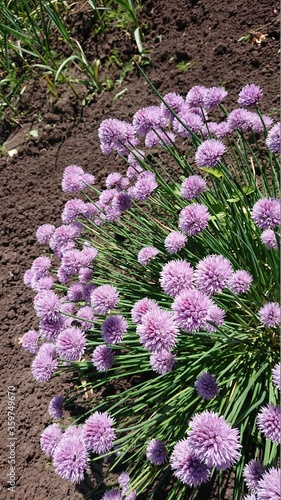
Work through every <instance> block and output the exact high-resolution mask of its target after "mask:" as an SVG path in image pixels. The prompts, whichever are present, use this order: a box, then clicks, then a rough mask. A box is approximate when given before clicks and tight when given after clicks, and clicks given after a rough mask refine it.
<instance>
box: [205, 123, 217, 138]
mask: <svg viewBox="0 0 281 500" xmlns="http://www.w3.org/2000/svg"><path fill="white" fill-rule="evenodd" d="M217 127H218V124H217V123H216V122H208V123H206V124H204V125H203V127H202V129H201V133H202V135H203V137H204V138H205V137H208V138H209V137H210V135H216V132H217Z"/></svg>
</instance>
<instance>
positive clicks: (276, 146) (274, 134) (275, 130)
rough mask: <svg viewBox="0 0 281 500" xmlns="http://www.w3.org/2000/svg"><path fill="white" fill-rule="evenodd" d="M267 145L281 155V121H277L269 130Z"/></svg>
mask: <svg viewBox="0 0 281 500" xmlns="http://www.w3.org/2000/svg"><path fill="white" fill-rule="evenodd" d="M266 145H267V147H268V149H269V150H270V151H272V153H276V154H278V155H280V122H278V123H276V124H275V125H274V126H273V127H272V129H271V130H270V131H269V132H268V136H267V139H266Z"/></svg>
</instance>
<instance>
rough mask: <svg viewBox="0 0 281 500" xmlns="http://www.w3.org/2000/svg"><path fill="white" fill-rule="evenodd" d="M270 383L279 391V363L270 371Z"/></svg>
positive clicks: (280, 365) (280, 379) (280, 384)
mask: <svg viewBox="0 0 281 500" xmlns="http://www.w3.org/2000/svg"><path fill="white" fill-rule="evenodd" d="M272 381H273V382H274V384H275V385H276V387H277V388H278V389H279V390H280V386H281V363H280V362H279V363H276V365H274V367H273V370H272Z"/></svg>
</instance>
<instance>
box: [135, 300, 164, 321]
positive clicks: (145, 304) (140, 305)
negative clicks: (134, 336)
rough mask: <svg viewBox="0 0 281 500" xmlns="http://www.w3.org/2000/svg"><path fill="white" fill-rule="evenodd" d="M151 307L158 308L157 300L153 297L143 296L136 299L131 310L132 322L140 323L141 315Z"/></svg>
mask: <svg viewBox="0 0 281 500" xmlns="http://www.w3.org/2000/svg"><path fill="white" fill-rule="evenodd" d="M152 309H159V306H158V304H157V302H156V301H155V300H153V299H148V298H147V297H144V298H143V299H141V300H138V301H137V302H136V303H135V304H134V306H133V308H132V311H131V315H132V320H133V322H134V323H137V324H140V323H141V322H142V318H143V316H144V315H145V314H146V313H147V312H148V311H151V310H152Z"/></svg>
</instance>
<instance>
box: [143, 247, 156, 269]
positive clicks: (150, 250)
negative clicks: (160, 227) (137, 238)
mask: <svg viewBox="0 0 281 500" xmlns="http://www.w3.org/2000/svg"><path fill="white" fill-rule="evenodd" d="M158 253H159V250H157V248H155V247H144V248H142V249H141V250H140V251H139V253H138V262H139V264H141V265H142V266H147V264H148V263H149V262H150V261H151V260H152V259H154V258H155V257H156V255H157V254H158Z"/></svg>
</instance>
